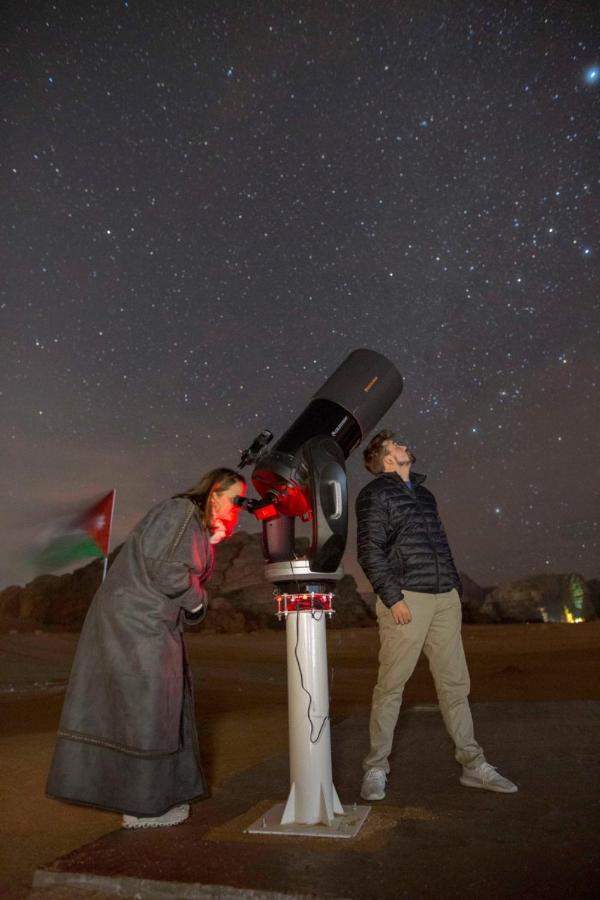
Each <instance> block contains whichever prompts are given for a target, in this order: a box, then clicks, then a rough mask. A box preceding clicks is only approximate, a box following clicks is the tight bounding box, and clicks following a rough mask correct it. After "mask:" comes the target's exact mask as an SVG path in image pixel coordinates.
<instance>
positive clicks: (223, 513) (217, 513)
mask: <svg viewBox="0 0 600 900" xmlns="http://www.w3.org/2000/svg"><path fill="white" fill-rule="evenodd" d="M245 496H246V485H245V484H244V482H243V481H236V482H235V484H232V485H231V487H228V488H227V489H226V490H224V491H219V490H218V489H217V490H216V491H215V492H214V493H213V495H212V496H211V498H210V530H211V532H212V533H213V537H215V538H216V537H217V535H218V534H220V537H219V540H222V541H223V540H225V539H226V538H229V537H231V535H232V534H233V530H234V528H235V526H236V525H237V523H238V519H239V516H240V512H241V507H239V506H236V504H235V502H234V501H235V499H236V498H237V497H245Z"/></svg>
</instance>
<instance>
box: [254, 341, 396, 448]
mask: <svg viewBox="0 0 600 900" xmlns="http://www.w3.org/2000/svg"><path fill="white" fill-rule="evenodd" d="M401 393H402V376H401V375H400V373H399V372H398V370H397V369H396V367H395V366H394V364H393V363H391V362H390V361H389V359H386V357H385V356H382V355H381V353H376V352H375V351H374V350H362V349H361V350H353V351H352V353H350V355H349V356H347V357H346V359H345V360H344V361H343V363H342V364H341V365H340V366H338V368H337V369H336V370H335V372H334V373H333V375H331V377H330V378H328V379H327V381H326V382H325V384H324V385H323V387H321V388H320V389H319V390H318V391H317V393H316V394H315V395H314V397H313V398H312V400H311V401H310V403H309V405H308V406H307V408H306V409H305V410H304V412H302V413H301V414H300V415H299V416H298V418H297V419H296V421H295V422H294V423H293V425H291V427H290V428H288V430H287V431H286V432H285V434H284V435H283V436H282V437H281V438H280V439H279V440H278V441H277V442H276V443H275V445H274V446H273V447H272V449H271V451H270V452H272V453H275V452H279V453H286V454H290V455H294V454H295V453H296V452H297V450H298V449H299V448H300V447H301V446H302V445H303V444H304V443H305V442H306V441H307V440H310V438H313V437H317V435H327V436H328V437H332V438H333V439H334V441H335V442H336V443H337V444H338V445H339V447H340V449H341V450H342V451H343V453H344V456H345V457H346V458H348V456H349V455H350V454H351V453H352V451H353V450H355V449H356V447H357V446H358V445H359V444H360V442H361V441H362V439H363V438H364V436H365V435H366V434H368V433H369V431H371V429H372V428H374V426H375V425H376V424H377V423H378V422H379V420H380V419H381V417H382V416H383V415H385V413H386V412H387V411H388V409H389V408H390V406H391V405H392V403H393V402H394V401H395V400H397V398H398V397H399V396H400V394H401Z"/></svg>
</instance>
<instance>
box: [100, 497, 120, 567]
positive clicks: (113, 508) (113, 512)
mask: <svg viewBox="0 0 600 900" xmlns="http://www.w3.org/2000/svg"><path fill="white" fill-rule="evenodd" d="M112 495H113V498H112V504H111V507H110V522H109V523H108V539H107V541H106V556H105V557H104V568H103V570H102V581H104V579H105V578H106V573H107V572H108V554H109V553H110V536H111V533H112V523H113V516H114V514H115V500H116V498H117V491H116V488H113V491H112Z"/></svg>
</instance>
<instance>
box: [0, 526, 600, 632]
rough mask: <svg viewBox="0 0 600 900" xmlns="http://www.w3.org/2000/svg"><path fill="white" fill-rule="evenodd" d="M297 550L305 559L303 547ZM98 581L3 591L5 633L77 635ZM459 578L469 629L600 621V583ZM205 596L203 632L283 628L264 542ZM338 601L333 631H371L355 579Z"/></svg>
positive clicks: (367, 600) (366, 599) (84, 578)
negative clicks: (493, 583) (486, 584)
mask: <svg viewBox="0 0 600 900" xmlns="http://www.w3.org/2000/svg"><path fill="white" fill-rule="evenodd" d="M119 549H120V548H117V549H116V550H114V551H113V552H112V553H111V555H110V560H109V562H110V561H112V560H113V559H114V557H115V556H116V554H117V553H118V552H119ZM298 549H299V551H300V552H302V551H303V550H304V549H305V545H302V546H299V548H298ZM101 577H102V561H101V560H94V561H93V562H91V563H89V565H87V566H83V567H82V568H80V569H77V570H76V571H75V572H72V573H70V574H67V575H40V576H39V577H38V578H35V579H34V580H33V581H31V582H30V583H29V584H27V585H26V586H25V587H17V586H12V587H8V588H6V589H5V590H4V591H2V592H0V630H3V631H7V630H10V629H17V630H22V631H25V630H33V629H38V628H46V629H68V630H72V631H77V630H79V629H80V628H81V625H82V624H83V620H84V618H85V614H86V612H87V610H88V607H89V605H90V603H91V600H92V597H93V596H94V593H95V592H96V590H97V589H98V586H99V585H100V580H101ZM461 578H462V582H463V588H464V590H463V597H462V607H463V619H464V621H465V622H473V623H486V622H566V621H573V622H574V621H588V620H590V619H595V618H597V615H598V612H597V611H596V610H595V602H596V603H598V597H599V595H600V582H599V581H598V580H594V581H590V583H589V584H586V582H585V581H584V580H583V579H582V578H581V577H580V576H579V575H576V574H567V575H550V574H548V575H538V576H534V577H532V578H524V579H520V580H518V581H511V582H507V583H506V584H501V585H499V586H498V587H495V588H483V587H480V586H479V585H478V584H476V583H475V582H474V581H473V580H472V579H471V578H469V576H468V575H466V574H465V573H464V572H463V573H461ZM207 588H208V595H209V601H210V606H209V611H208V615H207V617H206V620H205V621H204V623H203V624H202V625H200V626H198V627H199V628H209V629H213V630H216V631H226V632H236V631H252V630H255V629H261V628H277V627H283V626H282V624H280V623H279V620H278V619H277V616H276V614H275V613H276V604H275V601H274V599H273V586H272V585H271V584H270V583H269V582H268V581H266V580H265V577H264V560H263V554H262V540H261V536H260V534H248V533H247V532H244V531H239V532H237V533H236V534H235V535H234V536H233V537H232V538H231V540H229V541H227V542H225V543H223V544H220V545H219V546H218V547H217V552H216V566H215V570H214V572H213V575H212V577H211V579H210V581H209V582H208V584H207ZM335 594H336V599H335V610H336V612H335V615H334V616H333V618H332V620H331V623H330V627H332V628H343V627H347V626H368V625H372V624H374V622H375V609H374V607H375V595H374V594H372V593H370V594H364V595H362V594H360V593H359V592H358V589H357V586H356V581H355V580H354V578H353V577H352V576H351V575H345V576H344V578H342V580H341V581H340V582H339V583H338V584H337V586H336V591H335ZM594 601H595V602H594Z"/></svg>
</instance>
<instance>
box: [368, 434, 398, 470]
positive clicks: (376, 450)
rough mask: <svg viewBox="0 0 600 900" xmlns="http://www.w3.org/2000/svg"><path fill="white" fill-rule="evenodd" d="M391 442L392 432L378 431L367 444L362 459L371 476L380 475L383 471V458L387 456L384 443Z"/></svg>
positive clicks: (392, 438)
mask: <svg viewBox="0 0 600 900" xmlns="http://www.w3.org/2000/svg"><path fill="white" fill-rule="evenodd" d="M393 440H394V432H393V431H379V432H378V433H377V434H376V435H375V437H373V438H371V440H370V441H369V443H368V444H367V447H366V449H365V450H364V452H363V459H364V461H365V468H366V469H368V471H369V472H370V473H371V474H372V475H381V473H382V472H383V471H384V468H383V458H384V456H385V455H386V454H387V449H386V447H385V442H386V441H393Z"/></svg>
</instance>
